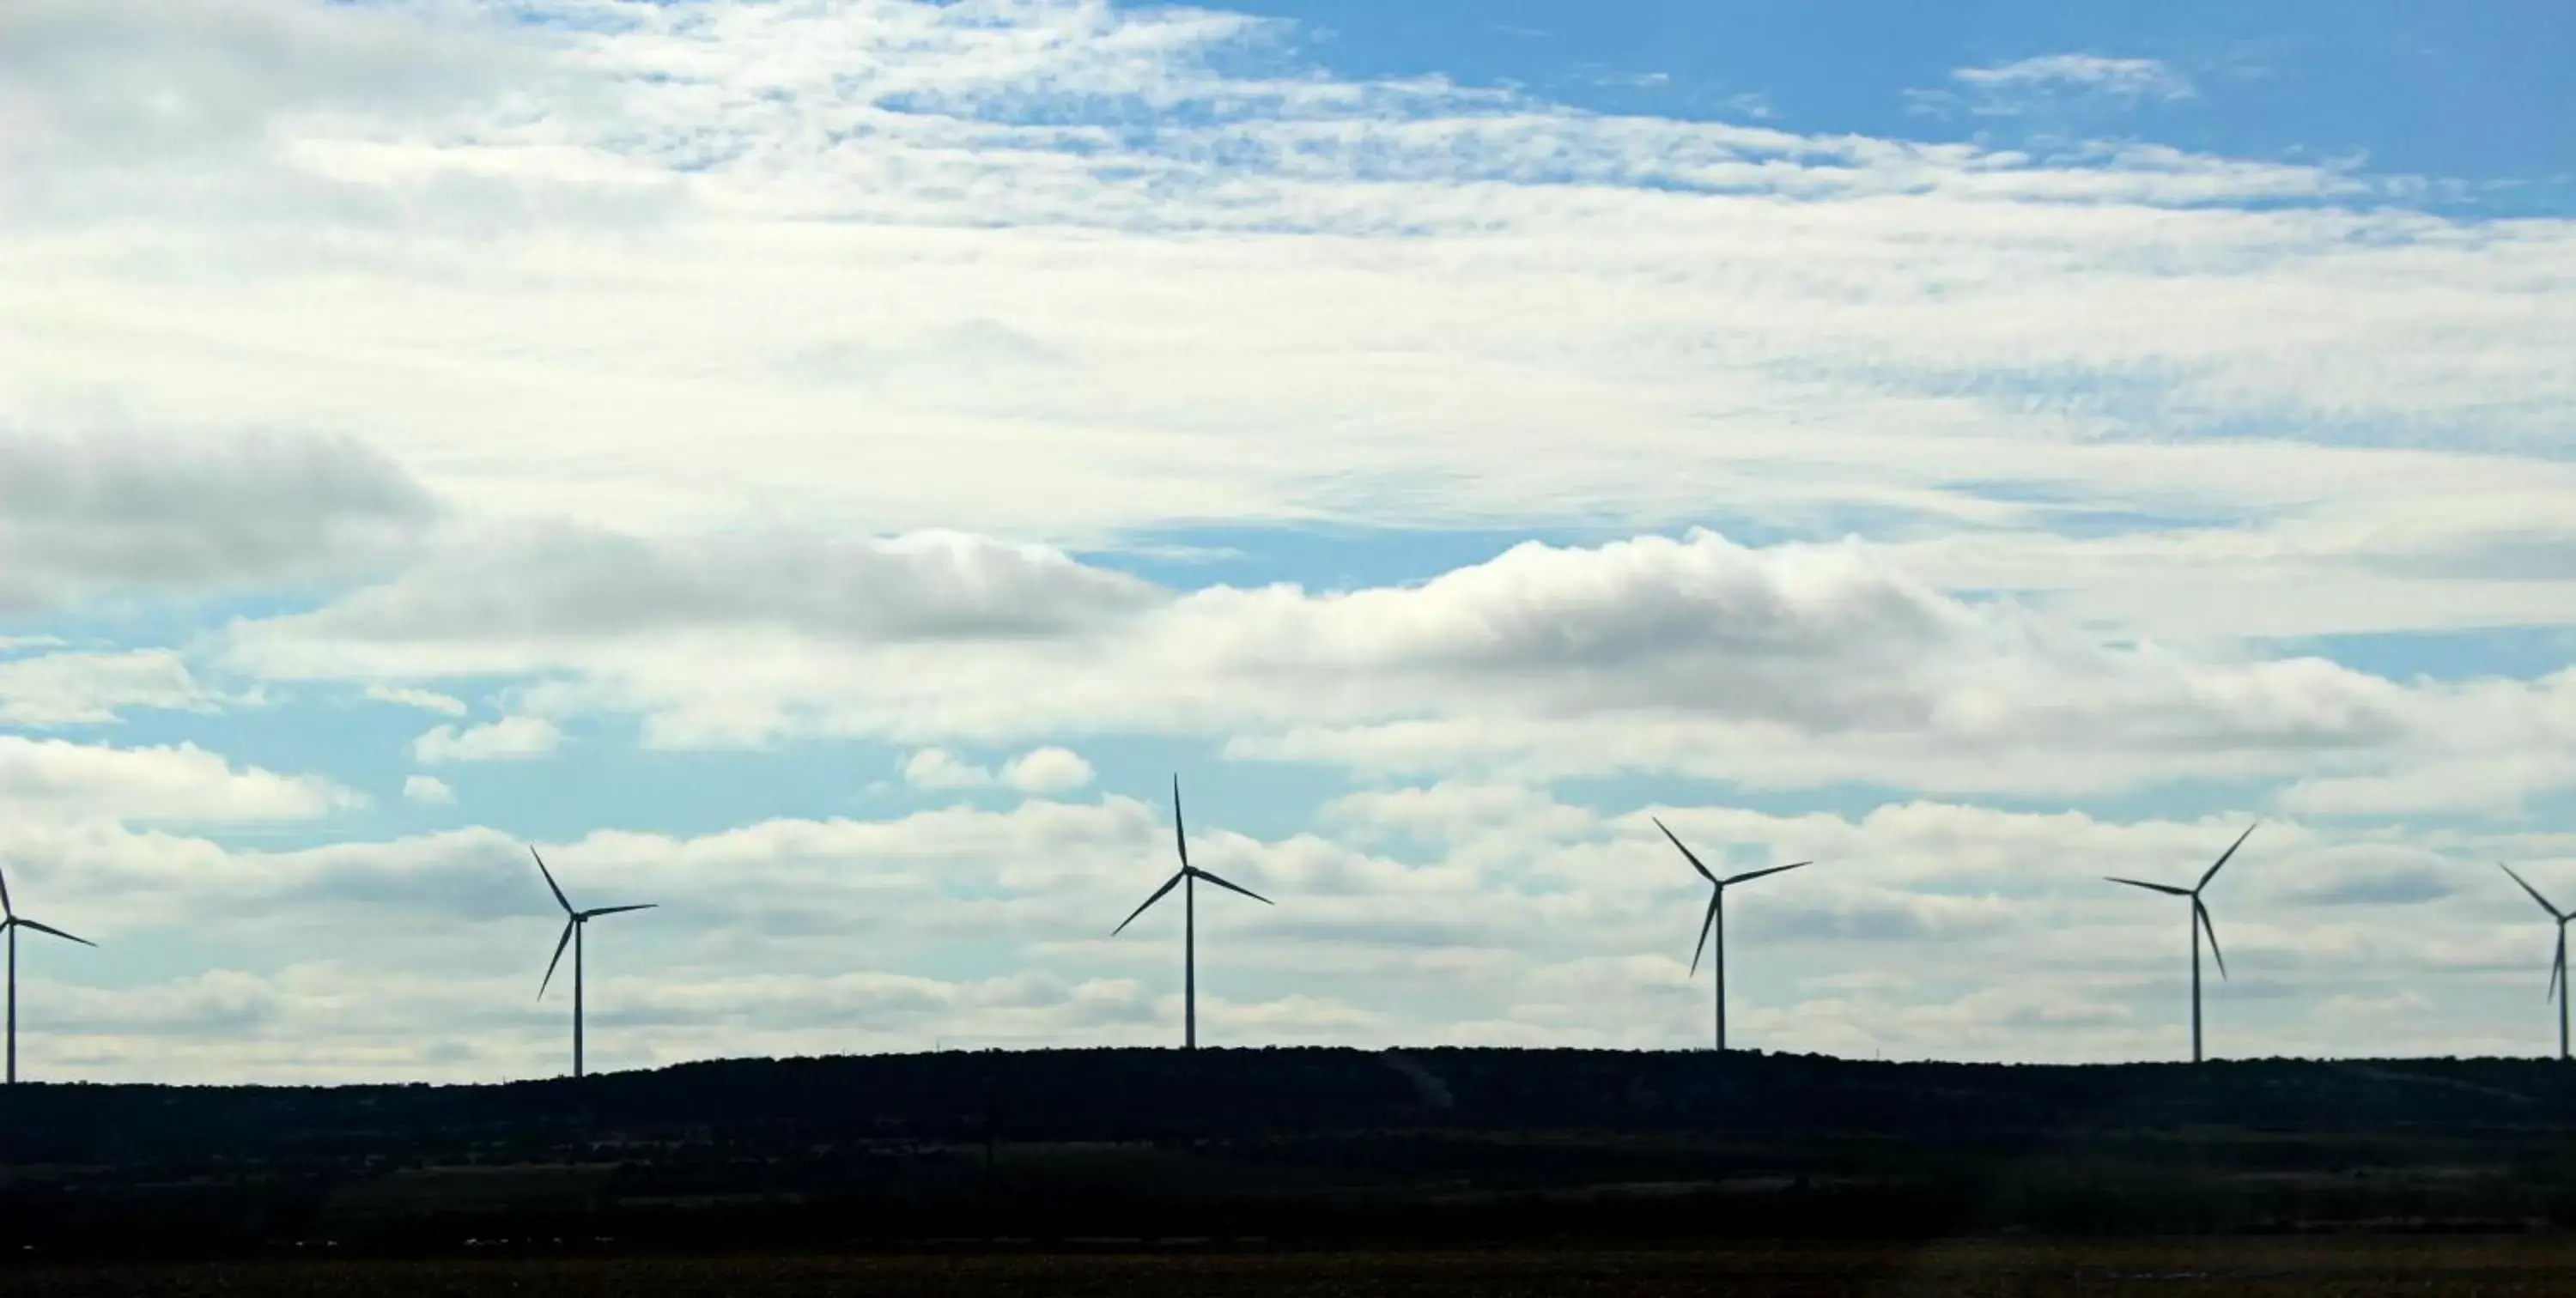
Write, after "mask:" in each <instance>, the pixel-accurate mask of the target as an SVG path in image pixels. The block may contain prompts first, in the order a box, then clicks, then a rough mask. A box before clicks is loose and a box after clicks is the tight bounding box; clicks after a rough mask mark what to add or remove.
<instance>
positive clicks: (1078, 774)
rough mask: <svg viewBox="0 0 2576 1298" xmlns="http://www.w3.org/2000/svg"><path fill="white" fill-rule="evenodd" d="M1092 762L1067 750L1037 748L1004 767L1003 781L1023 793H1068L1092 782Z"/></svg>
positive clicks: (1013, 759)
mask: <svg viewBox="0 0 2576 1298" xmlns="http://www.w3.org/2000/svg"><path fill="white" fill-rule="evenodd" d="M1091 776H1092V770H1091V763H1089V762H1086V761H1084V760H1082V755H1081V754H1079V753H1076V752H1074V751H1072V750H1071V749H1065V748H1055V747H1047V748H1033V749H1030V750H1029V751H1027V752H1025V753H1022V754H1020V755H1019V756H1017V757H1014V758H1012V759H1011V760H1010V761H1008V762H1005V763H1003V765H1002V782H1003V783H1004V784H1008V785H1010V786H1011V787H1012V788H1014V789H1018V790H1019V791H1021V792H1023V793H1065V792H1069V791H1071V790H1074V789H1079V788H1081V787H1083V786H1084V785H1086V784H1089V783H1091Z"/></svg>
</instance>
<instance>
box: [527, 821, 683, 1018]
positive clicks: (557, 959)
mask: <svg viewBox="0 0 2576 1298" xmlns="http://www.w3.org/2000/svg"><path fill="white" fill-rule="evenodd" d="M528 855H529V856H531V857H535V858H536V862H537V873H539V874H541V875H544V876H545V879H546V890H547V891H548V892H551V893H553V894H554V895H555V904H556V905H558V906H561V907H563V913H564V926H563V936H562V937H559V938H556V939H555V956H554V959H552V960H548V961H546V976H545V979H544V980H543V981H541V982H539V983H538V984H537V999H538V1000H544V999H545V998H546V988H547V987H549V986H552V985H553V983H554V980H555V966H557V965H560V964H562V963H563V953H564V948H565V947H568V946H570V945H572V934H573V930H574V929H577V928H579V927H581V926H582V925H584V924H587V923H589V922H590V921H592V920H594V919H597V918H599V917H600V916H602V915H619V914H624V913H625V912H627V911H630V910H652V909H654V908H655V907H657V906H659V905H660V904H661V903H659V902H650V901H648V902H645V903H644V904H642V905H640V906H594V907H592V908H591V909H589V910H575V909H573V905H572V902H571V900H570V899H568V898H566V897H565V896H564V890H563V886H562V885H561V884H558V883H556V882H555V872H554V871H552V870H549V869H547V868H546V858H544V857H542V856H538V855H537V849H535V848H533V847H531V848H529V849H528Z"/></svg>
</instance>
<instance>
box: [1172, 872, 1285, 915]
mask: <svg viewBox="0 0 2576 1298" xmlns="http://www.w3.org/2000/svg"><path fill="white" fill-rule="evenodd" d="M1190 873H1192V874H1195V875H1197V876H1198V877H1200V878H1202V879H1205V880H1207V881H1208V882H1209V883H1212V884H1215V885H1216V886H1218V887H1220V888H1224V889H1227V890H1229V891H1232V892H1239V893H1242V894H1243V895H1244V896H1246V897H1250V898H1251V899H1253V900H1254V901H1257V902H1260V903H1261V904H1262V905H1264V906H1268V905H1272V904H1273V903H1272V902H1271V900H1270V899H1269V898H1268V897H1264V896H1262V895H1261V894H1260V893H1257V892H1254V891H1253V890H1252V889H1250V888H1246V887H1244V886H1243V885H1241V884H1239V883H1227V882H1226V881H1225V880H1223V879H1220V878H1218V877H1216V876H1215V875H1213V874H1210V873H1208V872H1207V871H1205V870H1192V871H1190Z"/></svg>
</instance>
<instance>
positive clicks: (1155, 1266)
mask: <svg viewBox="0 0 2576 1298" xmlns="http://www.w3.org/2000/svg"><path fill="white" fill-rule="evenodd" d="M0 1285H5V1286H7V1287H8V1289H9V1290H10V1291H12V1292H29V1293H39V1292H40V1293H43V1294H46V1295H48V1296H49V1298H88V1296H89V1295H106V1294H141V1295H169V1296H171V1298H180V1296H182V1295H188V1296H193V1295H198V1294H209V1295H212V1294H222V1295H228V1296H231V1298H264V1296H265V1295H272V1294H274V1295H280V1296H281V1298H283V1296H285V1295H302V1294H338V1293H373V1294H380V1295H383V1298H411V1296H412V1295H422V1296H424V1298H426V1296H427V1295H458V1296H460V1298H462V1296H463V1295H482V1294H494V1293H550V1294H575V1295H579V1294H600V1295H610V1294H615V1295H621V1296H623V1295H640V1296H645V1298H650V1296H651V1295H660V1294H686V1295H710V1296H712V1295H724V1294H741V1295H763V1294H819V1293H852V1294H886V1295H921V1296H922V1298H935V1296H944V1295H951V1294H954V1295H967V1294H978V1295H981V1294H1064V1295H1094V1294H1097V1295H1104V1296H1107V1295H1122V1294H1135V1295H1140V1296H1141V1298H1153V1296H1154V1295H1163V1294H1169V1295H1174V1296H1175V1298H1178V1296H1179V1295H1197V1296H1205V1298H1225V1296H1226V1295H1235V1294H1245V1295H1249V1294H1287V1295H1313V1296H1314V1298H1346V1296H1352V1295H1379V1294H1383V1295H1408V1296H1409V1295H1421V1296H1422V1298H1452V1296H1454V1298H1469V1296H1471V1295H1505V1294H1512V1295H1520V1294H1569V1295H1630V1294H1634V1295H1665V1294H1673V1295H1680V1294H1712V1293H1716V1294H1762V1295H1770V1294H1779V1295H1797V1296H1799V1298H1861V1296H1863V1295H1869V1296H1873V1298H1874V1296H1876V1295H1889V1296H1897V1295H1919V1296H1920V1298H1951V1296H1953V1295H1956V1296H1958V1298H1970V1296H1971V1295H1973V1296H1975V1298H1990V1296H2007V1295H2024V1294H2029V1295H2040V1294H2083V1295H2102V1296H2104V1298H2112V1296H2116V1295H2132V1294H2134V1295H2142V1296H2143V1295H2150V1294H2153V1295H2168V1294H2177V1293H2189V1294H2221V1293H2224V1294H2247V1295H2265V1294H2283V1295H2287V1294H2300V1295H2317V1294H2324V1295H2351V1296H2353V1298H2362V1296H2364V1295H2381V1294H2387V1295H2398V1294H2410V1295H2428V1294H2429V1295H2453V1294H2460V1295H2466V1294H2478V1295H2508V1294H2564V1293H2568V1292H2570V1291H2571V1288H2576V1243H2571V1242H2570V1241H2568V1240H2564V1239H2557V1238H2537V1237H2439V1238H2415V1239H2397V1238H2387V1237H2338V1238H2309V1239H2279V1238H2275V1239H2227V1240H2127V1241H2033V1242H2010V1241H1979V1242H1958V1243H1943V1244H1931V1245H1923V1246H1911V1247H1898V1246H1888V1245H1867V1244H1846V1245H1819V1244H1781V1245H1761V1244H1744V1245H1738V1246H1732V1247H1726V1248H1716V1249H1692V1250H1593V1251H1583V1250H1563V1251H1556V1250H1538V1249H1506V1250H1483V1251H1475V1252H1387V1253H1364V1252H1299V1251H1290V1252H1257V1253H1244V1252H1219V1253H1187V1252H1182V1253H1124V1254H1120V1253H1100V1254H1034V1253H1033V1254H999V1255H996V1254H974V1255H954V1256H943V1255H907V1256H844V1257H826V1256H768V1257H758V1256H736V1257H721V1258H710V1257H697V1258H635V1257H622V1258H548V1259H539V1258H494V1259H488V1260H472V1261H456V1260H440V1261H396V1262H369V1261H347V1262H333V1261H259V1262H241V1263H204V1264H196V1265H170V1266H108V1265H101V1266H81V1267H43V1268H17V1269H0Z"/></svg>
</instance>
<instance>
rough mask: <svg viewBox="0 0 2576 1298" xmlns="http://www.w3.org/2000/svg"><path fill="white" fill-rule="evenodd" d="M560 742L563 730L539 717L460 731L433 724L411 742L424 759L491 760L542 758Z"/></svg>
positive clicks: (559, 744) (514, 718)
mask: <svg viewBox="0 0 2576 1298" xmlns="http://www.w3.org/2000/svg"><path fill="white" fill-rule="evenodd" d="M562 744H563V732H562V731H560V730H558V729H556V728H555V724H554V723H553V722H551V721H548V720H546V719H545V718H543V717H524V716H522V717H503V718H502V719H500V720H498V721H492V722H487V723H485V724H483V725H479V726H467V727H465V728H464V729H462V730H459V729H457V728H456V727H454V726H437V727H434V728H432V729H431V730H429V731H428V732H427V733H425V734H423V735H421V737H419V738H418V739H415V740H413V741H412V743H411V752H412V756H413V757H416V758H418V759H420V760H421V761H424V762H492V761H508V760H513V759H517V758H525V757H543V756H545V755H546V754H548V753H551V752H553V751H554V750H555V749H556V748H558V747H560V746H562Z"/></svg>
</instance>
